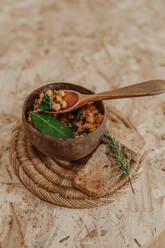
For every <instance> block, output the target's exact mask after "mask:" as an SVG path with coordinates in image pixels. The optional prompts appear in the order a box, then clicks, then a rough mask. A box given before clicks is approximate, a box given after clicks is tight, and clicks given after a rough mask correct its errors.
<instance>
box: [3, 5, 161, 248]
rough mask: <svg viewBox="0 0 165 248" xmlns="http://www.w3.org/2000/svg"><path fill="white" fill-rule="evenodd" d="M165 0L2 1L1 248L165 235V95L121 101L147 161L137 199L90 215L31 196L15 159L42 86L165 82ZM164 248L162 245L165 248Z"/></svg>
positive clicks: (126, 242) (123, 243) (130, 241)
mask: <svg viewBox="0 0 165 248" xmlns="http://www.w3.org/2000/svg"><path fill="white" fill-rule="evenodd" d="M164 9H165V1H164V0H157V1H155V0H138V1H132V0H125V1H117V0H116V1H115V0H109V1H106V0H95V1H91V0H82V1H76V0H63V1H52V0H47V1H43V0H38V1H37V0H36V1H34V0H28V1H25V0H17V1H16V0H15V1H14V0H1V1H0V13H1V14H0V114H1V119H0V131H1V133H0V140H1V147H0V149H1V150H0V151H1V153H0V160H1V163H0V185H1V187H0V245H1V248H15V247H16V248H20V247H21V248H22V247H28V248H29V247H30V248H33V247H37V248H41V247H42V248H43V247H44V248H54V247H59V248H60V247H81V248H84V247H85V248H90V247H105V248H106V247H107V248H109V247H117V248H126V247H128V248H137V247H138V246H139V244H141V245H143V244H145V243H147V242H148V241H149V240H150V239H151V238H153V237H155V236H156V235H157V234H159V233H160V232H161V231H162V230H163V229H164V228H165V217H164V211H165V128H164V126H165V125H164V123H165V96H164V95H161V96H156V97H152V98H144V99H128V100H115V101H113V103H112V104H113V105H115V106H117V107H118V108H119V109H120V110H122V111H123V113H124V114H125V116H128V117H129V118H130V119H131V120H132V122H133V123H134V124H135V125H136V127H137V129H138V130H139V132H140V133H141V134H142V135H143V136H144V138H145V141H146V143H147V148H148V149H149V151H150V152H149V153H148V156H147V161H146V167H145V170H144V173H143V176H142V177H141V179H140V180H139V181H137V183H136V185H135V188H136V194H135V196H133V195H132V192H131V191H129V192H128V193H127V195H125V196H123V197H122V198H121V199H120V200H119V201H116V202H115V203H113V204H112V205H109V206H105V207H99V208H95V209H89V210H71V209H63V208H60V207H54V206H52V205H50V204H47V203H46V202H44V201H40V200H39V199H38V198H36V197H35V196H33V195H32V194H31V193H30V192H28V191H27V190H26V189H25V188H24V186H23V185H21V184H20V183H19V181H18V179H17V178H16V177H15V176H14V174H13V171H12V169H11V166H10V163H9V160H8V151H7V149H8V148H7V147H8V140H9V137H10V130H11V127H12V126H13V125H14V124H15V121H16V119H17V118H19V117H20V114H21V106H22V103H23V100H24V98H25V96H26V95H27V94H28V93H30V92H31V91H32V90H33V89H35V88H37V87H38V86H40V85H41V83H40V81H41V80H42V81H44V80H55V81H68V82H76V83H79V84H82V85H85V86H88V87H89V88H91V89H93V90H96V91H101V90H104V89H109V88H114V87H117V86H121V85H126V84H131V83H135V82H138V81H140V80H147V79H155V78H165V47H164V40H165V31H164V23H165V13H164ZM162 247H163V246H162Z"/></svg>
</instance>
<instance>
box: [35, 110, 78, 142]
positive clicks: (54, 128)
mask: <svg viewBox="0 0 165 248" xmlns="http://www.w3.org/2000/svg"><path fill="white" fill-rule="evenodd" d="M30 116H31V119H32V122H33V124H34V125H35V127H37V128H38V129H39V130H40V131H41V132H42V133H44V134H46V135H49V136H51V137H55V138H66V139H67V138H74V133H73V131H72V130H71V129H70V128H69V127H68V126H67V125H66V124H64V123H62V122H60V121H57V120H55V119H54V117H53V116H51V115H46V114H43V113H34V112H31V113H30Z"/></svg>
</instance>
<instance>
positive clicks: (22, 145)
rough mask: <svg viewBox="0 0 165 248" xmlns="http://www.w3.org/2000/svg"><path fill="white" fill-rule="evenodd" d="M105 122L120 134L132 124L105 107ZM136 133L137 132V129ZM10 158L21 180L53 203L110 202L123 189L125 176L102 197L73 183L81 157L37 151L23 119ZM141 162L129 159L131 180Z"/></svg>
mask: <svg viewBox="0 0 165 248" xmlns="http://www.w3.org/2000/svg"><path fill="white" fill-rule="evenodd" d="M107 112H108V126H110V127H111V130H112V132H114V133H115V132H116V131H117V130H118V133H120V135H121V134H122V132H123V135H124V134H125V133H127V132H128V130H129V131H130V130H132V131H134V132H135V130H136V129H135V127H134V126H133V125H132V123H130V122H129V121H128V120H126V119H125V118H123V117H122V114H121V113H120V112H119V111H117V110H116V109H114V108H110V109H108V111H107ZM137 135H138V133H137ZM9 150H10V161H11V164H12V166H13V167H14V170H15V173H16V175H17V176H18V177H19V179H20V180H21V182H22V183H23V184H24V185H25V186H26V187H27V188H28V189H29V190H30V191H31V192H32V193H34V194H35V195H37V196H38V197H39V198H40V199H43V200H45V201H48V202H51V203H53V204H55V205H59V206H63V207H70V208H89V207H96V206H100V205H103V204H107V203H110V202H112V201H113V200H114V199H116V198H118V197H120V196H121V194H123V193H124V192H126V188H127V187H128V185H129V183H128V179H127V178H126V177H122V178H121V180H119V181H118V182H117V183H116V184H114V185H113V186H112V188H111V190H110V191H109V192H108V194H107V195H106V196H105V197H103V198H99V199H98V198H93V197H89V196H87V195H86V194H84V193H83V192H81V191H79V190H78V189H76V188H75V187H74V186H73V179H74V176H75V174H76V172H77V171H78V170H79V169H80V168H81V166H83V164H84V163H85V161H84V160H83V159H82V160H80V161H77V162H76V161H75V162H65V161H55V160H53V159H51V158H49V157H46V156H45V155H43V154H41V153H40V152H39V151H37V150H36V149H35V148H34V147H33V146H32V145H31V143H30V141H29V139H28V137H27V136H26V134H25V131H24V129H23V125H22V123H19V124H18V125H17V126H16V127H15V129H14V130H13V132H12V139H11V143H10V149H9ZM141 166H142V163H136V162H134V163H132V166H131V170H130V177H131V180H132V182H134V180H136V179H137V177H138V176H139V174H140V173H139V169H140V167H141Z"/></svg>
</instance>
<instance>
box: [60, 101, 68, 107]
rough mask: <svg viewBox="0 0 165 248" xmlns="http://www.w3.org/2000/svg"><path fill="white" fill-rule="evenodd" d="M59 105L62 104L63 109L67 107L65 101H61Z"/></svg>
mask: <svg viewBox="0 0 165 248" xmlns="http://www.w3.org/2000/svg"><path fill="white" fill-rule="evenodd" d="M61 104H62V107H63V108H64V109H65V108H66V107H67V102H66V101H64V100H63V101H62V102H61Z"/></svg>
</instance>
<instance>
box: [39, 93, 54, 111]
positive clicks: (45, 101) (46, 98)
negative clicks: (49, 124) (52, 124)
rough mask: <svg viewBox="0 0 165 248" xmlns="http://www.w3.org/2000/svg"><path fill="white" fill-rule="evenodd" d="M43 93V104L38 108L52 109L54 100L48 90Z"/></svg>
mask: <svg viewBox="0 0 165 248" xmlns="http://www.w3.org/2000/svg"><path fill="white" fill-rule="evenodd" d="M43 94H44V97H43V98H42V101H41V104H40V105H39V106H38V108H39V109H41V110H44V111H50V110H51V109H52V101H51V99H50V97H49V96H48V95H47V94H46V92H43Z"/></svg>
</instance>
